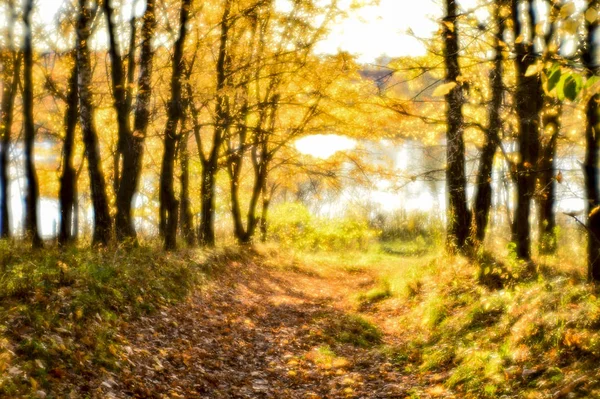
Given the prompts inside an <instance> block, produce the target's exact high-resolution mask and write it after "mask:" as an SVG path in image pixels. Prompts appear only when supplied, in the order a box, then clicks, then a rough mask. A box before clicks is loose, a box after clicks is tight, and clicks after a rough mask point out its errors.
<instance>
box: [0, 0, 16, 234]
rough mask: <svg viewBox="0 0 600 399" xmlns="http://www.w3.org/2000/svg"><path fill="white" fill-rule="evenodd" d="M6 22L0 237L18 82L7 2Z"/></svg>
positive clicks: (5, 230) (0, 105) (5, 221)
mask: <svg viewBox="0 0 600 399" xmlns="http://www.w3.org/2000/svg"><path fill="white" fill-rule="evenodd" d="M8 11H9V15H8V23H7V27H6V42H7V45H6V48H5V49H4V50H2V53H1V54H0V60H1V62H2V99H1V100H0V238H9V237H10V236H11V230H10V227H11V226H10V217H9V213H10V212H9V206H8V204H9V202H10V191H9V185H10V176H9V167H10V160H9V152H10V144H11V130H12V124H13V123H12V122H13V112H14V105H15V97H16V93H17V89H18V83H19V70H20V67H21V56H20V54H19V53H18V52H17V51H15V48H14V44H13V40H14V38H13V29H14V21H15V5H14V1H13V0H10V1H8Z"/></svg>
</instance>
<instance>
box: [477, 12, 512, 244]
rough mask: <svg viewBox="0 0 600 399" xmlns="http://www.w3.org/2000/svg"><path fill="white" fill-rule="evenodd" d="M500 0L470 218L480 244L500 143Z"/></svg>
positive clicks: (501, 85) (501, 88)
mask: <svg viewBox="0 0 600 399" xmlns="http://www.w3.org/2000/svg"><path fill="white" fill-rule="evenodd" d="M499 7H501V4H498V5H497V6H496V11H495V16H494V19H495V21H496V23H497V24H498V32H497V33H496V46H495V51H496V56H495V58H494V65H493V67H492V70H491V71H490V86H491V88H492V98H491V101H490V104H489V108H488V115H489V125H488V128H487V131H486V132H485V142H484V144H483V148H482V151H481V157H480V158H479V172H478V174H477V183H476V185H475V188H476V192H475V199H474V202H473V222H474V231H473V234H474V236H475V237H474V238H475V242H476V243H477V244H478V245H479V244H481V243H482V242H483V240H484V239H485V233H486V229H487V225H488V219H489V214H490V208H491V206H492V170H493V167H494V156H495V155H496V150H497V148H498V145H499V144H500V129H501V128H502V119H501V118H500V107H501V106H502V94H503V92H504V85H503V83H502V75H503V70H502V62H503V57H502V51H503V48H502V45H501V43H503V38H504V30H505V24H504V19H503V18H502V17H501V16H500V10H499Z"/></svg>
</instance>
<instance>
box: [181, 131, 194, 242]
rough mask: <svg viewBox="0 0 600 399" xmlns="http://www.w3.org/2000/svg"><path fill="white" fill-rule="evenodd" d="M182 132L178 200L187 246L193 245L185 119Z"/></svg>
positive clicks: (182, 232) (188, 156) (182, 229)
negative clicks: (179, 199)
mask: <svg viewBox="0 0 600 399" xmlns="http://www.w3.org/2000/svg"><path fill="white" fill-rule="evenodd" d="M181 124H182V132H181V141H180V142H179V163H180V168H181V175H180V177H179V184H180V189H181V194H180V197H181V201H180V203H181V204H180V211H179V214H180V229H181V235H182V237H183V239H184V240H185V242H186V243H187V245H188V246H189V247H192V246H194V244H195V241H196V240H195V236H194V222H193V215H192V209H191V208H192V206H191V205H192V204H191V201H190V153H189V151H188V148H187V147H188V140H189V134H188V132H187V131H185V121H184V120H182V121H181Z"/></svg>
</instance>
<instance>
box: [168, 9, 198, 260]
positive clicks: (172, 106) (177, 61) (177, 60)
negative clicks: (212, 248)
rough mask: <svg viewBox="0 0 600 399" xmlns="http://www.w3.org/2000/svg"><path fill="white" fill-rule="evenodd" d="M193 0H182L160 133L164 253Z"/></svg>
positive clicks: (173, 207)
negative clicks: (164, 124) (168, 94)
mask: <svg viewBox="0 0 600 399" xmlns="http://www.w3.org/2000/svg"><path fill="white" fill-rule="evenodd" d="M191 5H192V0H182V2H181V9H180V17H179V36H178V38H177V40H176V41H175V45H174V46H173V66H172V73H171V93H170V96H171V97H170V99H169V102H168V104H167V124H166V127H165V131H164V133H163V139H164V153H163V158H162V166H161V172H160V226H161V228H160V229H161V231H162V233H163V236H164V240H165V249H167V250H173V249H175V248H176V247H177V226H178V222H177V214H178V210H179V209H178V208H179V202H178V201H177V198H176V197H175V189H174V187H173V182H174V178H175V172H174V168H175V156H176V148H177V142H178V140H179V134H178V133H177V132H178V130H177V126H178V123H179V122H180V121H181V118H182V111H183V101H182V84H183V83H182V78H183V75H184V72H185V64H184V59H183V55H184V54H183V52H184V46H185V40H186V36H187V31H188V29H187V24H188V20H189V17H190V9H191Z"/></svg>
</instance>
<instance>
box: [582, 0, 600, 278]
mask: <svg viewBox="0 0 600 399" xmlns="http://www.w3.org/2000/svg"><path fill="white" fill-rule="evenodd" d="M598 6H599V2H598V1H597V0H592V1H590V3H589V5H588V7H589V8H591V9H598ZM586 24H587V43H586V48H585V50H584V52H583V62H584V64H585V67H586V69H587V71H588V74H589V76H593V75H598V74H599V72H600V66H599V65H598V62H597V60H596V55H597V52H598V46H597V45H596V40H595V36H596V33H597V31H598V20H594V21H592V22H589V21H587V22H586ZM599 103H600V95H595V96H593V97H592V98H591V99H590V100H589V102H588V103H587V110H586V115H587V124H586V129H585V144H586V147H585V160H584V165H583V172H584V177H585V192H586V199H587V204H586V205H587V231H588V254H587V264H588V279H589V280H590V281H600V212H598V209H597V207H598V206H600V192H599V191H598V187H599V186H600V176H599V174H598V157H599V153H598V151H599V149H600V133H599V132H600V106H599V105H598V104H599Z"/></svg>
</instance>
